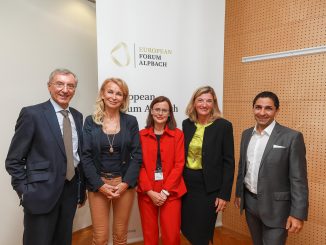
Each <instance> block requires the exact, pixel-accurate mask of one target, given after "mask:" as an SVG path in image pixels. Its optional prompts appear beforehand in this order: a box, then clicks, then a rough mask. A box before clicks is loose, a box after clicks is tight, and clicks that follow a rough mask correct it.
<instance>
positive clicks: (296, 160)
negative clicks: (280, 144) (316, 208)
mask: <svg viewBox="0 0 326 245" xmlns="http://www.w3.org/2000/svg"><path fill="white" fill-rule="evenodd" d="M289 161H290V162H289V168H290V169H289V177H290V183H291V209H290V216H293V217H296V218H298V219H301V220H307V216H308V181H307V163H306V149H305V144H304V140H303V136H302V134H301V133H299V132H298V133H297V135H296V136H295V138H294V140H293V142H292V144H291V149H290V156H289Z"/></svg>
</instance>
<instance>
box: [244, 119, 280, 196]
mask: <svg viewBox="0 0 326 245" xmlns="http://www.w3.org/2000/svg"><path fill="white" fill-rule="evenodd" d="M275 124H276V122H275V120H274V121H273V122H272V123H271V124H270V125H269V126H268V127H267V128H265V129H264V130H263V131H262V132H261V133H259V132H258V131H257V129H256V127H257V126H256V127H255V128H254V130H253V131H252V137H251V139H250V142H249V145H248V149H247V164H246V168H247V172H246V176H245V179H244V183H245V186H246V188H247V189H248V190H249V191H250V192H252V193H255V194H257V182H258V173H259V167H260V163H261V160H262V157H263V154H264V151H265V148H266V145H267V142H268V140H269V137H270V135H271V133H272V131H273V129H274V127H275Z"/></svg>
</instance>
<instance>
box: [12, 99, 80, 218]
mask: <svg viewBox="0 0 326 245" xmlns="http://www.w3.org/2000/svg"><path fill="white" fill-rule="evenodd" d="M69 110H70V112H71V114H72V116H73V118H74V121H75V124H76V128H77V132H78V139H79V152H80V155H81V151H80V150H81V144H82V123H83V116H82V114H81V113H80V112H78V111H77V110H75V109H73V108H71V107H70V108H69ZM6 169H7V171H8V173H9V174H10V175H11V177H12V178H11V184H12V186H13V188H14V189H15V191H16V192H17V194H18V196H19V197H20V198H21V203H22V205H23V206H24V210H25V211H27V212H29V213H32V214H44V213H48V212H50V211H51V210H52V208H53V207H54V205H55V204H56V203H57V201H58V199H59V197H60V194H61V192H62V190H63V186H64V183H65V176H66V170H67V163H66V153H65V148H64V143H63V138H62V134H61V130H60V126H59V122H58V119H57V116H56V113H55V111H54V108H53V106H52V104H51V102H50V101H49V100H48V101H46V102H44V103H41V104H38V105H34V106H29V107H24V108H23V109H22V110H21V112H20V114H19V117H18V119H17V123H16V127H15V134H14V137H13V139H12V141H11V144H10V147H9V151H8V155H7V158H6ZM82 176H83V175H82V174H81V173H80V172H79V173H78V174H77V177H78V178H79V179H78V184H79V187H78V188H79V191H80V192H79V196H78V202H79V203H82V202H83V201H84V198H85V185H84V183H83V179H82Z"/></svg>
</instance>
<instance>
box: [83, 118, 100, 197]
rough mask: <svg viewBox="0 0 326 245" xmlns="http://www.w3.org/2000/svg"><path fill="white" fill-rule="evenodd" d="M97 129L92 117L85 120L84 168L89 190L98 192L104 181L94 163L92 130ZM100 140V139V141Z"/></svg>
mask: <svg viewBox="0 0 326 245" xmlns="http://www.w3.org/2000/svg"><path fill="white" fill-rule="evenodd" d="M94 128H95V123H94V122H93V119H92V117H91V116H88V117H87V118H86V119H85V123H84V128H83V152H82V161H81V162H82V167H83V170H84V174H85V177H86V179H87V183H88V188H89V189H90V190H91V191H97V190H98V189H99V188H100V187H101V186H102V185H104V182H103V181H102V179H101V177H100V175H99V174H98V173H97V169H96V166H95V162H94V159H95V157H94V155H95V154H96V153H95V152H94V147H93V143H94V142H93V135H92V130H94ZM98 140H99V139H98Z"/></svg>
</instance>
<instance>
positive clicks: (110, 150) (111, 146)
mask: <svg viewBox="0 0 326 245" xmlns="http://www.w3.org/2000/svg"><path fill="white" fill-rule="evenodd" d="M106 136H107V137H108V141H109V145H110V147H109V153H110V154H111V155H112V154H113V152H114V149H113V142H114V138H115V134H113V136H112V142H111V140H110V136H109V135H108V134H107V135H106Z"/></svg>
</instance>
